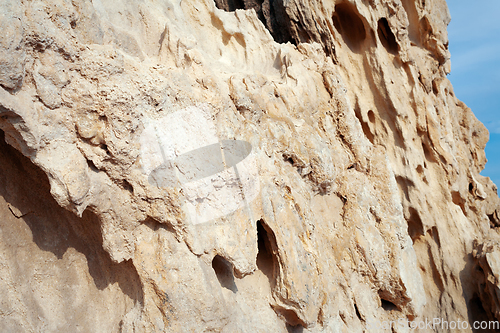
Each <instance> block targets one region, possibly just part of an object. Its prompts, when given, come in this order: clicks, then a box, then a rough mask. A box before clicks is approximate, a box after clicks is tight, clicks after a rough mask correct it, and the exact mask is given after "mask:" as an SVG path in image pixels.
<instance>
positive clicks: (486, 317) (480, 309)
mask: <svg viewBox="0 0 500 333" xmlns="http://www.w3.org/2000/svg"><path fill="white" fill-rule="evenodd" d="M467 308H468V312H469V318H470V320H471V322H487V323H491V325H492V326H494V325H493V324H495V325H498V322H497V321H496V320H493V321H491V320H492V318H494V315H493V314H492V313H491V311H490V310H489V309H485V307H484V305H483V302H482V301H481V298H480V297H479V295H478V294H477V293H474V295H473V296H472V298H471V299H470V300H469V301H468V302H467ZM490 321H491V322H490ZM496 327H498V326H496ZM472 332H474V333H476V332H477V333H479V332H481V333H483V332H498V330H488V329H477V330H472Z"/></svg>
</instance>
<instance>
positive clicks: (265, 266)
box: [257, 220, 277, 288]
mask: <svg viewBox="0 0 500 333" xmlns="http://www.w3.org/2000/svg"><path fill="white" fill-rule="evenodd" d="M257 246H258V249H259V252H258V253H257V267H258V268H259V269H260V270H261V271H262V272H263V273H264V274H265V275H266V276H267V278H268V279H269V283H270V285H271V288H272V287H274V284H275V274H276V273H275V266H276V265H277V262H276V257H275V255H274V248H275V247H276V238H275V236H274V233H273V231H272V230H271V229H270V228H269V227H268V226H267V225H265V223H264V222H263V221H262V220H259V221H257Z"/></svg>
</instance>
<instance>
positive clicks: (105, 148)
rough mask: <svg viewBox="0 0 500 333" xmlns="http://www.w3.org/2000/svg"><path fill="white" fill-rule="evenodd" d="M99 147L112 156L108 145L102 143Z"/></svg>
mask: <svg viewBox="0 0 500 333" xmlns="http://www.w3.org/2000/svg"><path fill="white" fill-rule="evenodd" d="M99 147H101V149H102V150H104V151H105V152H106V154H108V155H111V153H110V152H109V149H108V145H107V144H105V143H102V144H101V145H100V146H99Z"/></svg>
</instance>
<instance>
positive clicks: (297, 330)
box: [286, 324, 304, 333]
mask: <svg viewBox="0 0 500 333" xmlns="http://www.w3.org/2000/svg"><path fill="white" fill-rule="evenodd" d="M286 330H287V332H288V333H302V332H304V326H302V325H300V324H298V325H294V326H292V325H290V324H286Z"/></svg>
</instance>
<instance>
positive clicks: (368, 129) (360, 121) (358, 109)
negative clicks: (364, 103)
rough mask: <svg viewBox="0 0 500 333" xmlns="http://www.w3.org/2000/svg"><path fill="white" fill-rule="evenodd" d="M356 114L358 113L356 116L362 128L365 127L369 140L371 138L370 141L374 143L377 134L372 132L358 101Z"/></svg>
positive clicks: (364, 131) (364, 130)
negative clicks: (362, 114)
mask: <svg viewBox="0 0 500 333" xmlns="http://www.w3.org/2000/svg"><path fill="white" fill-rule="evenodd" d="M370 112H371V111H370ZM354 114H355V115H356V118H358V120H359V123H360V124H361V128H362V129H363V133H364V134H365V136H366V138H367V139H368V140H370V142H371V143H372V144H373V142H374V141H375V136H374V135H373V133H372V132H371V130H370V126H369V125H368V124H367V123H366V122H365V121H364V120H363V117H362V116H361V110H360V108H359V105H358V104H357V103H356V107H355V109H354Z"/></svg>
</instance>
